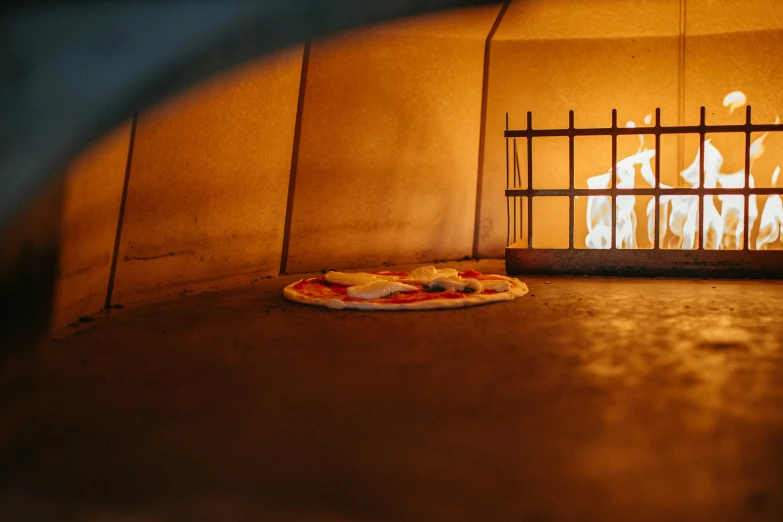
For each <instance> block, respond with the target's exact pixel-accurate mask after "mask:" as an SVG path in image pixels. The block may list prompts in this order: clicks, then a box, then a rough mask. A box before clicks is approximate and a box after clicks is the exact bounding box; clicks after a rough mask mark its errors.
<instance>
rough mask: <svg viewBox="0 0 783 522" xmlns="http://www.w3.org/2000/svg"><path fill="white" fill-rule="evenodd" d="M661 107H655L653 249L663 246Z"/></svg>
mask: <svg viewBox="0 0 783 522" xmlns="http://www.w3.org/2000/svg"><path fill="white" fill-rule="evenodd" d="M660 190H661V109H660V107H659V108H657V109H655V196H653V197H654V198H655V231H654V235H653V238H654V242H655V243H654V244H653V250H660V246H661V237H660V235H661V195H660V193H659V191H660Z"/></svg>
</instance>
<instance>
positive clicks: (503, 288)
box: [480, 279, 511, 292]
mask: <svg viewBox="0 0 783 522" xmlns="http://www.w3.org/2000/svg"><path fill="white" fill-rule="evenodd" d="M480 284H481V288H482V289H483V290H490V291H492V292H508V291H509V290H510V289H511V283H509V282H508V280H507V279H502V280H495V279H484V280H482V281H480Z"/></svg>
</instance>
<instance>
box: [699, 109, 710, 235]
mask: <svg viewBox="0 0 783 522" xmlns="http://www.w3.org/2000/svg"><path fill="white" fill-rule="evenodd" d="M706 113H707V109H705V108H704V107H702V108H701V110H700V111H699V190H698V191H697V192H698V194H699V195H698V196H697V197H698V201H699V202H698V205H699V206H698V207H697V208H698V211H699V230H698V232H697V233H696V240H697V241H698V243H697V249H698V250H704V198H705V197H706V196H704V137H705V134H706V132H705V127H706V123H705V118H706ZM710 197H712V196H710Z"/></svg>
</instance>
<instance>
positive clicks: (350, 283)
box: [283, 266, 528, 310]
mask: <svg viewBox="0 0 783 522" xmlns="http://www.w3.org/2000/svg"><path fill="white" fill-rule="evenodd" d="M527 292H528V289H527V285H525V283H523V282H522V281H520V280H519V279H515V278H513V277H506V276H502V275H485V274H481V273H479V272H476V271H475V270H467V271H465V272H459V271H457V270H455V269H453V268H440V269H439V268H435V267H434V266H424V267H421V268H417V269H416V270H413V271H412V272H385V271H381V272H351V273H348V272H327V273H326V274H325V275H324V276H322V277H311V278H309V279H300V280H299V281H296V282H295V283H291V284H290V285H288V286H286V287H285V288H284V289H283V296H284V297H285V298H286V299H289V300H291V301H296V302H297V303H304V304H308V305H314V306H324V307H326V308H333V309H337V310H341V309H358V310H431V309H436V308H464V307H467V306H478V305H483V304H487V303H495V302H499V301H511V300H512V299H516V298H517V297H522V296H523V295H525V294H526V293H527Z"/></svg>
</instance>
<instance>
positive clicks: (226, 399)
mask: <svg viewBox="0 0 783 522" xmlns="http://www.w3.org/2000/svg"><path fill="white" fill-rule="evenodd" d="M447 265H448V266H460V267H468V266H474V267H476V268H478V269H479V270H482V271H488V272H489V271H502V266H503V265H502V261H496V260H492V261H481V262H478V263H477V262H462V263H449V264H447ZM293 279H296V278H293V277H283V278H277V279H270V280H264V281H260V282H258V283H256V284H254V285H249V286H246V287H242V288H234V289H228V290H218V291H214V292H210V293H205V294H199V295H188V296H185V297H183V298H180V299H176V300H173V301H170V302H161V303H154V304H147V305H144V306H136V307H129V308H126V309H122V310H115V311H112V312H111V314H109V315H107V316H105V317H102V318H100V319H98V320H96V321H95V322H91V323H86V324H84V325H82V326H81V327H80V328H79V329H78V330H76V332H75V333H74V334H72V335H70V336H69V337H67V338H65V339H63V340H59V341H54V342H51V343H50V344H48V345H47V346H44V347H43V348H42V349H41V350H40V351H39V352H37V353H36V354H33V355H27V356H24V355H20V356H14V357H10V358H6V360H5V361H3V363H2V367H1V371H2V374H1V375H0V377H1V378H2V380H0V513H3V516H2V519H3V520H9V521H11V520H13V521H20V520H79V521H89V522H103V521H107V522H108V521H112V522H113V521H122V522H127V521H133V522H142V521H143V522H152V521H154V522H158V521H169V520H177V521H179V520H182V521H221V522H222V521H237V520H239V521H257V520H275V521H289V520H296V521H311V520H312V521H315V520H318V521H324V520H328V521H359V520H362V521H364V520H370V521H376V520H378V521H380V520H383V521H387V520H406V521H410V520H422V521H424V520H426V521H433V520H438V521H440V520H444V521H445V520H449V521H451V520H469V521H477V520H493V521H494V520H508V521H515V522H516V521H524V520H529V521H561V520H581V521H627V520H636V521H641V520H709V521H723V520H726V521H728V520H775V521H778V520H783V321H781V308H782V306H781V305H783V284H781V283H778V282H764V281H723V280H717V281H716V280H624V279H600V278H578V277H573V278H567V277H548V278H547V277H522V279H523V280H525V281H526V282H527V283H528V285H529V286H530V289H531V293H530V294H529V295H528V296H526V297H524V298H522V299H519V300H517V301H514V302H510V303H501V304H495V305H490V306H484V307H479V308H471V309H464V310H454V311H438V312H404V313H378V312H376V313H367V312H358V311H332V310H325V309H319V308H311V307H307V306H303V305H299V304H296V303H290V302H287V301H285V300H283V298H282V297H281V295H280V290H281V288H282V286H283V285H284V284H286V283H288V282H290V281H292V280H293Z"/></svg>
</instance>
